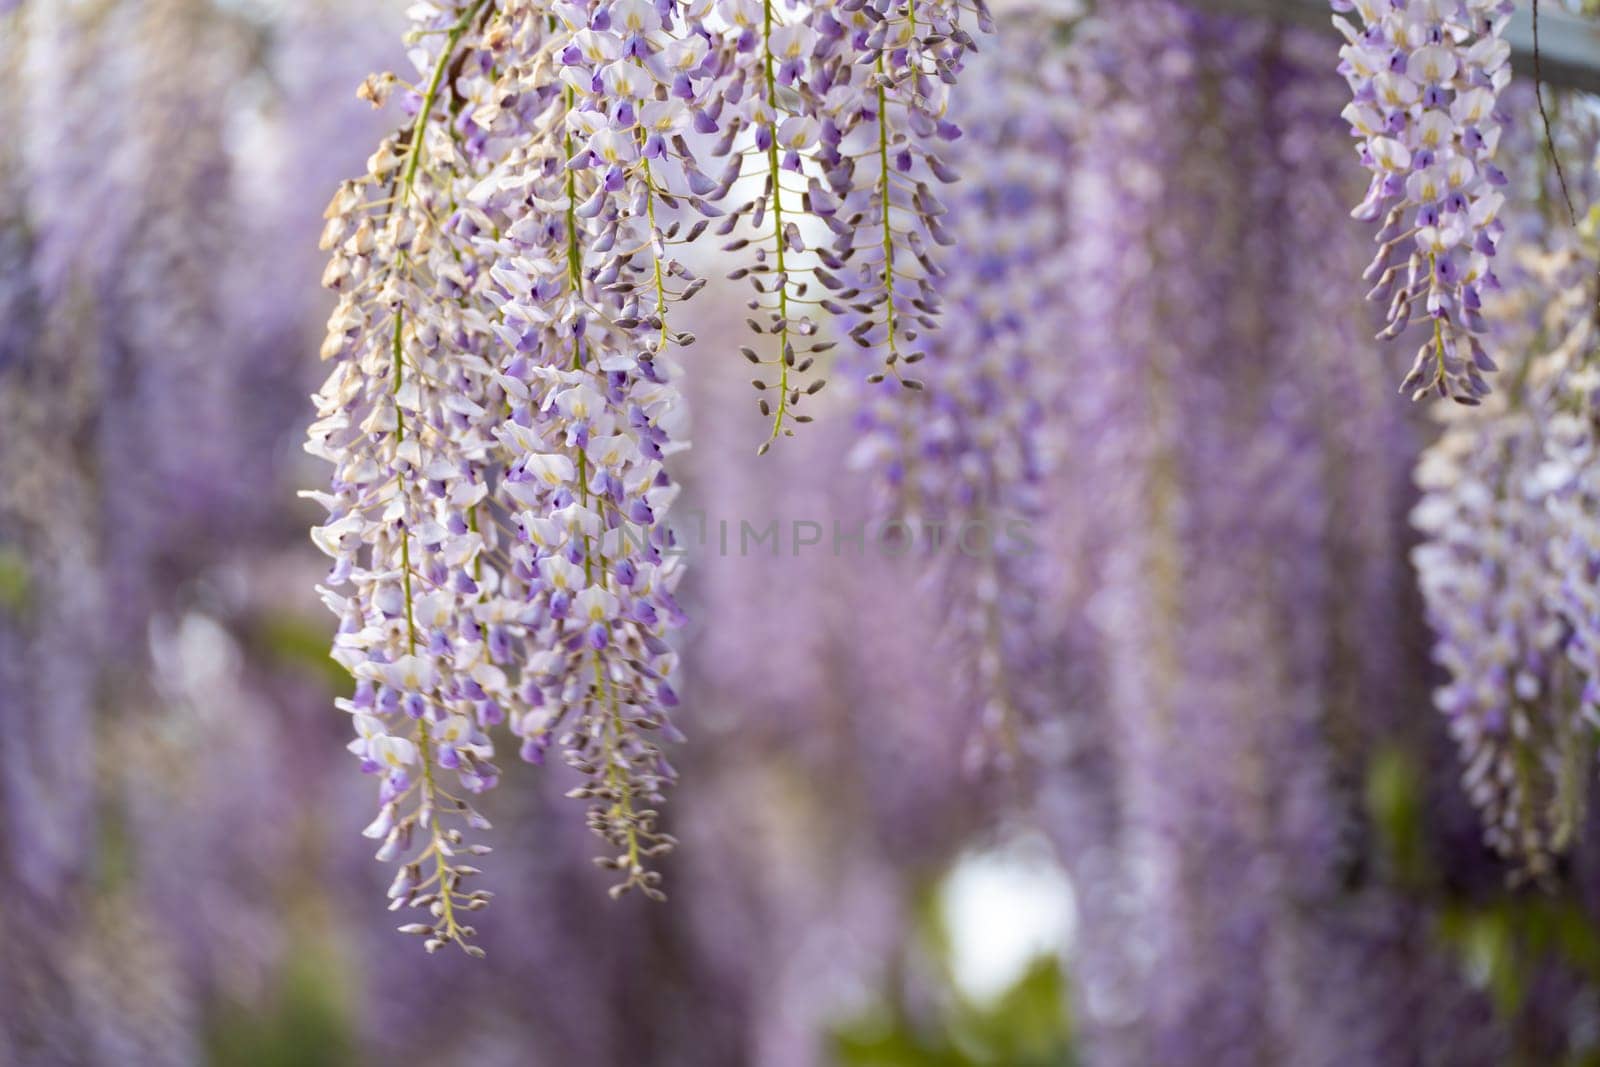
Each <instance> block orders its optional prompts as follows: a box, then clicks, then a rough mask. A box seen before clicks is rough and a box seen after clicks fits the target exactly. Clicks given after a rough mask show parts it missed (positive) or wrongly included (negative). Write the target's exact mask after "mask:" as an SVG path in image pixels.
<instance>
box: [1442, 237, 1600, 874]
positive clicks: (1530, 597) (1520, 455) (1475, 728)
mask: <svg viewBox="0 0 1600 1067" xmlns="http://www.w3.org/2000/svg"><path fill="white" fill-rule="evenodd" d="M1530 258H1533V259H1535V260H1536V262H1535V268H1534V270H1533V271H1532V272H1531V273H1532V276H1531V277H1530V279H1529V280H1528V282H1527V286H1528V287H1529V288H1530V289H1531V290H1533V291H1534V292H1536V293H1539V294H1543V293H1546V292H1552V293H1554V294H1555V298H1554V299H1553V300H1551V301H1550V303H1549V304H1548V305H1547V306H1546V305H1545V304H1544V303H1543V301H1542V297H1533V299H1532V300H1530V301H1529V302H1530V303H1532V304H1533V305H1534V307H1536V308H1537V309H1538V317H1539V318H1541V319H1543V320H1545V322H1546V326H1545V327H1544V329H1543V330H1542V331H1541V332H1542V333H1543V334H1544V335H1545V336H1547V337H1549V338H1550V343H1549V344H1548V347H1547V348H1545V349H1541V348H1539V347H1537V344H1536V343H1535V347H1534V348H1533V350H1532V351H1531V352H1529V353H1527V354H1526V355H1525V356H1523V357H1522V359H1521V361H1520V362H1519V366H1518V375H1517V377H1518V383H1517V389H1516V392H1515V393H1514V394H1512V395H1508V396H1507V397H1506V398H1505V399H1504V401H1503V402H1502V403H1500V404H1494V405H1486V406H1485V407H1484V408H1483V409H1482V411H1481V412H1475V413H1473V414H1472V415H1470V416H1468V417H1465V418H1458V419H1455V420H1452V421H1451V422H1450V423H1449V425H1448V426H1447V428H1446V429H1445V431H1444V433H1443V434H1442V435H1441V437H1440V439H1439V440H1438V441H1437V442H1436V443H1435V444H1434V445H1432V446H1431V447H1430V448H1429V449H1428V451H1427V452H1426V453H1425V454H1424V456H1423V460H1422V462H1421V465H1420V466H1419V468H1418V471H1417V482H1418V484H1419V486H1420V488H1421V489H1422V490H1423V491H1424V496H1423V498H1422V501H1421V502H1420V503H1419V505H1418V506H1417V508H1416V510H1415V512H1414V514H1413V521H1414V523H1415V525H1416V526H1417V528H1418V529H1419V530H1420V531H1421V532H1422V533H1423V534H1424V535H1425V538H1426V540H1425V541H1424V542H1423V543H1422V544H1421V545H1419V546H1418V547H1417V548H1416V549H1415V550H1414V553H1413V559H1414V562H1415V564H1416V568H1417V572H1418V577H1419V579H1420V582H1421V586H1422V592H1423V596H1424V598H1425V600H1426V603H1427V607H1428V618H1429V622H1430V623H1431V624H1432V626H1433V628H1434V631H1435V634H1436V642H1435V646H1434V656H1435V659H1436V660H1437V661H1438V662H1439V663H1440V665H1441V666H1443V667H1444V668H1445V669H1446V671H1447V672H1448V674H1449V680H1448V681H1447V683H1446V684H1445V685H1443V686H1441V687H1440V688H1439V689H1438V691H1437V692H1436V694H1435V704H1436V705H1437V706H1438V708H1439V710H1440V712H1442V713H1443V714H1444V715H1445V717H1446V719H1447V721H1448V722H1449V724H1450V729H1451V733H1452V734H1453V736H1454V737H1455V739H1456V741H1457V743H1458V744H1459V746H1460V748H1461V751H1462V757H1463V760H1464V761H1465V772H1464V782H1465V785H1466V788H1467V791H1468V792H1469V794H1470V795H1471V797H1472V799H1473V801H1474V802H1475V803H1476V805H1477V806H1478V807H1479V809H1480V811H1481V812H1482V815H1483V819H1484V824H1485V836H1486V839H1487V841H1488V843H1489V844H1490V845H1491V846H1492V847H1494V848H1495V850H1496V851H1497V852H1499V853H1501V854H1502V855H1504V856H1506V857H1507V858H1509V859H1511V860H1513V861H1515V862H1516V863H1517V864H1518V865H1519V873H1522V874H1525V875H1527V876H1530V877H1534V878H1547V877H1549V876H1550V875H1551V873H1552V872H1553V870H1554V863H1555V857H1556V856H1558V855H1559V854H1561V853H1562V852H1564V851H1566V850H1567V849H1568V848H1569V847H1570V845H1571V844H1572V842H1573V839H1574V835H1575V834H1576V832H1577V830H1578V827H1579V824H1580V821H1581V815H1582V811H1583V807H1584V803H1585V799H1586V788H1585V784H1586V782H1587V781H1588V779H1589V777H1590V775H1591V774H1592V773H1593V771H1592V760H1593V756H1592V744H1591V743H1590V741H1589V740H1588V738H1589V737H1590V736H1591V735H1592V732H1593V730H1594V729H1595V727H1596V726H1597V725H1600V716H1597V714H1596V713H1597V702H1596V698H1597V696H1600V660H1597V658H1596V648H1597V647H1600V646H1597V637H1600V629H1597V620H1600V612H1597V610H1596V608H1597V604H1600V602H1597V600H1596V592H1595V590H1596V579H1597V576H1600V527H1597V524H1596V514H1597V512H1596V510H1595V503H1596V500H1597V496H1596V488H1597V486H1596V477H1595V470H1594V458H1595V451H1594V450H1595V443H1596V428H1597V424H1596V421H1595V420H1596V409H1595V399H1596V389H1597V386H1600V382H1597V381H1596V370H1595V358H1594V354H1595V351H1596V324H1595V319H1594V306H1595V304H1594V299H1595V291H1594V278H1593V267H1592V264H1591V263H1590V262H1589V260H1588V258H1587V257H1580V256H1577V255H1575V254H1573V253H1572V252H1570V251H1560V252H1555V253H1546V254H1544V255H1542V256H1540V257H1531V256H1530ZM1530 296H1532V293H1530Z"/></svg>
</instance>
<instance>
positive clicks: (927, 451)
mask: <svg viewBox="0 0 1600 1067" xmlns="http://www.w3.org/2000/svg"><path fill="white" fill-rule="evenodd" d="M1056 30H1057V25H1056V23H1055V22H1054V21H1052V20H1051V19H1050V18H1048V17H1046V16H1043V15H1041V14H1039V13H1037V12H1029V13H1026V14H1025V13H1021V12H1014V13H1012V16H1011V19H1010V20H1009V21H1008V23H1007V26H1006V28H1005V29H1004V30H1003V31H1002V32H1001V33H1000V34H999V35H998V36H997V37H996V39H995V47H994V48H993V50H992V51H986V52H984V53H981V54H980V55H979V56H978V57H977V58H976V59H975V60H973V61H972V62H971V63H970V64H969V70H968V72H967V73H966V74H965V75H964V76H965V77H967V78H969V79H971V81H972V82H973V83H974V84H980V85H982V86H983V87H984V91H983V92H982V93H979V94H974V95H972V96H971V97H964V98H963V100H962V105H963V106H962V107H961V108H960V109H959V117H960V119H961V121H962V125H963V127H964V128H965V129H966V130H967V131H968V132H967V135H966V136H965V137H964V138H963V139H962V140H961V141H959V142H957V144H956V146H955V150H954V152H953V153H952V155H951V159H952V162H953V163H954V164H955V165H956V166H958V167H959V168H960V169H961V171H962V173H963V176H964V177H963V182H962V184H961V185H959V186H957V195H956V196H954V197H953V198H952V199H951V202H950V205H949V214H948V216H946V217H945V218H944V219H943V220H942V221H941V222H940V225H941V226H942V227H944V228H946V229H947V230H948V232H949V234H950V235H951V237H953V239H954V240H955V242H956V244H957V247H958V248H959V249H960V254H959V255H958V256H956V257H953V259H952V261H951V262H950V264H949V267H948V269H947V270H946V271H945V272H944V274H943V276H942V277H941V278H940V279H939V280H938V282H937V284H936V285H935V286H930V288H929V289H928V300H924V301H922V302H923V303H924V304H927V303H928V302H929V301H941V302H943V303H944V304H946V305H947V306H948V307H949V308H950V309H951V310H952V314H951V315H950V316H949V317H948V319H947V320H946V322H945V323H944V324H943V325H942V326H941V328H940V329H939V330H938V331H937V332H935V333H934V334H932V335H931V336H930V337H929V338H928V345H927V351H928V353H929V357H930V358H929V359H928V361H927V363H926V364H924V365H923V368H922V369H923V373H924V378H923V385H924V388H923V389H922V390H920V391H918V392H917V393H915V394H913V395H910V396H907V395H906V394H905V393H904V392H903V390H901V389H899V388H897V387H896V386H895V385H894V384H893V383H890V382H883V383H882V384H876V383H874V384H869V385H868V386H867V387H866V392H865V396H864V397H863V398H862V402H861V404H860V410H859V413H858V416H857V420H856V422H857V427H858V432H859V433H860V434H861V440H860V442H859V443H858V445H857V448H856V450H855V452H854V454H853V456H852V463H853V465H855V466H858V467H865V468H867V469H869V471H870V473H871V474H872V476H873V477H874V479H875V480H877V481H878V483H879V490H880V493H881V497H882V506H883V509H884V511H885V512H886V517H887V518H888V519H890V520H896V521H900V522H903V523H905V524H906V527H905V531H904V534H905V536H906V538H907V539H908V540H910V541H912V542H915V543H914V544H908V545H907V546H905V547H906V551H908V552H911V553H914V554H916V555H918V556H919V557H922V558H925V559H926V560H927V561H928V564H929V566H930V567H931V568H932V569H933V570H934V571H935V572H936V575H937V579H938V580H937V582H936V583H935V584H936V587H937V593H938V595H939V596H940V597H941V600H942V601H943V602H944V603H945V604H947V605H948V607H949V610H950V614H949V617H948V630H949V633H948V644H949V648H950V650H951V653H952V661H951V662H952V664H953V665H955V666H954V669H953V671H952V677H953V678H957V677H958V678H959V679H961V680H962V682H963V683H964V685H965V687H966V688H967V690H968V691H969V698H970V699H971V700H972V702H973V705H974V709H975V714H974V717H973V718H974V723H975V724H976V725H977V729H975V730H973V731H972V734H973V741H974V749H973V752H974V756H975V757H977V758H989V757H993V758H996V759H997V760H998V761H1000V762H1003V763H1005V764H1008V765H1014V764H1015V763H1016V761H1017V759H1018V757H1019V755H1020V753H1021V749H1022V748H1023V737H1022V732H1023V727H1024V724H1025V723H1026V722H1027V721H1028V720H1029V719H1030V718H1032V717H1033V716H1032V715H1030V714H1028V713H1026V712H1024V710H1023V707H1024V706H1025V705H1027V704H1029V703H1030V702H1031V699H1032V698H1031V695H1030V693H1029V692H1028V690H1029V689H1030V688H1031V684H1030V681H1029V674H1030V671H1031V669H1032V666H1033V664H1032V663H1030V659H1031V658H1032V657H1033V656H1035V655H1037V653H1038V652H1039V647H1038V645H1037V641H1038V636H1039V635H1038V633H1037V630H1036V619H1035V618H1034V614H1035V609H1036V607H1037V601H1038V599H1039V597H1040V596H1041V595H1042V592H1043V590H1042V587H1041V583H1040V582H1039V581H1038V576H1037V574H1035V573H1034V572H1035V571H1036V569H1037V567H1038V566H1039V564H1040V560H1039V559H1038V558H1037V552H1038V551H1039V546H1038V545H1036V544H1035V543H1034V542H1033V540H1032V539H1033V538H1035V537H1038V536H1039V535H1040V534H1039V530H1038V529H1037V525H1038V524H1039V522H1040V520H1041V519H1042V517H1043V498H1042V494H1043V484H1044V479H1045V477H1046V476H1047V474H1048V471H1047V468H1048V466H1049V461H1050V454H1051V453H1052V452H1054V451H1056V450H1057V444H1058V443H1057V442H1053V441H1052V440H1051V439H1050V434H1051V425H1052V423H1051V419H1050V417H1049V414H1048V412H1049V410H1050V408H1051V406H1052V404H1053V402H1054V400H1055V399H1056V398H1059V397H1060V395H1061V389H1062V383H1063V380H1064V369H1063V368H1064V365H1065V363H1066V362H1067V361H1066V359H1064V357H1063V353H1062V350H1061V343H1062V338H1063V337H1065V336H1068V335H1070V333H1071V331H1072V319H1071V315H1072V313H1071V308H1070V305H1069V304H1068V303H1067V302H1066V301H1062V300H1059V299H1057V294H1058V293H1059V292H1060V291H1061V290H1063V289H1064V288H1066V287H1068V286H1070V285H1071V284H1072V282H1073V277H1074V276H1073V275H1072V273H1071V270H1070V268H1071V266H1072V263H1071V259H1070V254H1071V250H1072V247H1073V245H1072V240H1071V238H1072V229H1073V227H1072V219H1071V195H1070V194H1071V183H1070V181H1069V180H1068V179H1067V178H1066V177H1065V174H1066V173H1067V171H1066V168H1067V167H1068V166H1069V165H1070V163H1071V160H1072V152H1071V146H1072V142H1073V120H1074V117H1075V115H1076V109H1075V106H1074V103H1073V96H1072V93H1071V90H1070V85H1069V83H1068V81H1067V76H1066V68H1065V65H1064V56H1063V55H1062V52H1061V50H1060V49H1057V48H1055V47H1053V42H1052V36H1053V34H1054V33H1055V32H1056ZM1041 159H1049V160H1051V161H1053V163H1054V165H1052V166H1048V167H1047V166H1040V160H1041ZM875 299H876V300H877V301H878V303H880V304H882V303H883V301H882V300H881V298H875ZM890 306H892V302H890ZM890 313H891V314H892V312H890ZM862 321H863V322H864V323H866V324H867V325H868V327H869V328H870V326H871V322H872V320H871V319H870V318H867V319H863V320H862ZM863 335H864V334H863ZM876 357H877V354H876V353H875V352H872V353H869V354H868V355H867V356H866V362H871V361H872V360H873V359H875V358H876ZM891 358H893V357H892V355H891ZM876 377H877V378H878V379H879V380H880V381H881V380H882V377H883V376H882V375H881V374H879V375H877V376H876Z"/></svg>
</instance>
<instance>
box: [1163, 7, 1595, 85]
mask: <svg viewBox="0 0 1600 1067" xmlns="http://www.w3.org/2000/svg"><path fill="white" fill-rule="evenodd" d="M1188 2H1189V3H1190V4H1192V5H1193V6H1195V7H1199V8H1205V9H1208V10H1213V11H1234V12H1239V13H1241V14H1247V15H1259V16H1262V17H1265V18H1276V19H1281V20H1284V21H1288V22H1296V23H1301V24H1303V25H1307V26H1315V27H1318V28H1321V29H1325V30H1327V31H1328V32H1329V33H1330V34H1335V35H1337V32H1338V31H1336V30H1335V29H1334V28H1333V9H1332V7H1331V6H1329V4H1328V0H1188ZM1347 17H1348V18H1351V19H1352V20H1355V19H1356V18H1357V16H1355V15H1350V16H1347ZM1506 40H1507V41H1509V42H1510V43H1511V51H1512V62H1513V63H1514V64H1515V67H1516V71H1517V74H1518V75H1519V76H1522V77H1528V78H1531V77H1533V16H1532V6H1531V4H1530V2H1529V0H1517V13H1516V14H1515V15H1513V16H1512V17H1511V25H1510V26H1509V27H1508V28H1507V29H1506ZM1539 53H1540V55H1539V66H1540V70H1541V71H1542V72H1543V74H1544V80H1545V81H1546V82H1547V83H1549V84H1550V85H1554V86H1557V87H1559V88H1563V89H1580V90H1582V91H1584V92H1586V93H1600V21H1596V20H1594V19H1586V18H1583V17H1582V16H1579V15H1574V14H1571V13H1570V12H1568V11H1567V10H1566V9H1565V8H1563V7H1562V6H1561V3H1560V0H1544V2H1543V3H1542V4H1541V5H1540V7H1539Z"/></svg>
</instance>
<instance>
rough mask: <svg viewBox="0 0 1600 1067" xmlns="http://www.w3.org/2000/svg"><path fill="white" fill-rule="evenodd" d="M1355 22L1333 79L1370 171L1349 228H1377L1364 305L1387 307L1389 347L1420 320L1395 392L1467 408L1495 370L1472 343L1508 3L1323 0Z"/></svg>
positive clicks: (1498, 177)
mask: <svg viewBox="0 0 1600 1067" xmlns="http://www.w3.org/2000/svg"><path fill="white" fill-rule="evenodd" d="M1333 6H1334V8H1335V10H1338V11H1345V12H1348V11H1355V12H1356V13H1358V14H1359V15H1360V18H1361V24H1362V25H1361V28H1360V29H1357V28H1356V27H1355V26H1354V25H1352V24H1351V23H1350V22H1349V21H1348V20H1346V19H1344V18H1343V17H1338V16H1336V17H1335V20H1334V21H1335V22H1336V24H1337V25H1338V26H1339V28H1340V30H1341V31H1342V32H1343V33H1344V35H1345V38H1346V40H1347V43H1346V44H1345V45H1344V47H1343V48H1342V49H1341V50H1340V53H1339V54H1340V57H1341V62H1340V65H1339V69H1340V72H1341V73H1342V74H1343V75H1344V76H1345V79H1346V80H1347V81H1348V82H1349V83H1350V88H1351V90H1352V92H1353V93H1354V99H1353V100H1352V101H1351V103H1350V104H1349V105H1348V106H1347V107H1346V108H1345V110H1344V117H1345V119H1346V120H1347V121H1348V122H1349V123H1350V127H1351V132H1352V133H1353V135H1354V136H1356V137H1357V138H1359V139H1360V142H1361V145H1360V156H1361V162H1362V164H1363V165H1364V166H1365V167H1366V168H1367V169H1368V170H1370V171H1371V172H1372V180H1371V184H1370V185H1369V186H1368V189H1367V195H1366V198H1365V199H1364V200H1363V201H1362V202H1361V204H1360V205H1359V206H1358V207H1357V208H1356V209H1355V211H1354V213H1353V214H1354V215H1355V217H1356V218H1358V219H1361V220H1364V221H1375V220H1379V219H1381V220H1382V227H1381V229H1380V230H1379V232H1378V236H1377V241H1378V254H1377V256H1376V257H1375V258H1374V259H1373V261H1372V264H1371V266H1370V267H1368V268H1367V272H1366V274H1365V277H1366V279H1367V280H1368V281H1369V282H1372V283H1375V284H1374V285H1373V289H1372V292H1371V293H1370V294H1369V296H1370V299H1372V300H1374V301H1378V302H1380V303H1385V304H1387V312H1386V317H1387V320H1388V325H1387V327H1386V328H1385V330H1384V331H1383V334H1382V335H1381V336H1383V337H1385V338H1393V337H1398V336H1399V335H1400V334H1401V333H1402V332H1403V331H1404V330H1405V328H1406V327H1407V326H1408V325H1409V324H1410V323H1411V321H1412V320H1413V317H1414V316H1417V313H1418V312H1419V311H1420V312H1422V313H1423V315H1424V316H1425V317H1426V319H1427V320H1428V324H1429V327H1430V330H1431V334H1430V336H1429V337H1428V338H1427V339H1426V340H1425V341H1424V342H1423V344H1422V347H1421V348H1420V349H1419V350H1418V352H1417V356H1416V360H1415V362H1414V363H1413V365H1412V367H1411V370H1410V372H1409V373H1408V374H1407V375H1406V378H1405V381H1404V382H1403V383H1402V385H1401V391H1402V392H1408V393H1410V394H1411V396H1412V397H1413V399H1417V398H1420V397H1422V396H1424V395H1426V394H1428V393H1429V392H1433V393H1437V394H1438V395H1439V396H1441V397H1450V398H1453V399H1455V400H1456V401H1458V402H1460V403H1463V404H1468V405H1471V404H1476V403H1478V402H1480V401H1481V400H1482V398H1483V397H1484V396H1485V395H1486V394H1487V393H1488V392H1489V388H1490V387H1489V384H1488V381H1487V379H1486V378H1485V377H1484V375H1485V373H1488V372H1492V371H1494V370H1495V369H1496V367H1495V363H1494V360H1493V359H1492V358H1490V356H1489V354H1488V352H1486V351H1485V349H1484V346H1483V343H1482V341H1481V336H1482V334H1483V333H1484V332H1485V330H1486V324H1485V322H1484V319H1483V314H1482V307H1483V293H1484V291H1485V290H1486V289H1493V288H1494V287H1495V286H1496V285H1497V284H1498V283H1497V281H1496V279H1495V275H1494V271H1493V260H1494V256H1495V252H1496V250H1497V246H1498V244H1499V241H1500V237H1501V235H1502V232H1503V230H1504V227H1503V226H1502V225H1501V223H1500V221H1499V213H1500V209H1501V207H1502V205H1503V203H1504V196H1503V195H1502V194H1501V193H1500V192H1499V191H1498V190H1499V188H1500V187H1502V186H1504V185H1505V184H1506V177H1505V174H1504V173H1503V172H1502V171H1501V170H1500V168H1499V167H1497V166H1496V165H1495V162H1494V159H1495V155H1496V152H1497V151H1498V149H1499V146H1500V135H1501V126H1502V120H1501V118H1500V116H1499V115H1498V114H1497V112H1496V106H1497V101H1498V98H1499V94H1500V92H1501V90H1503V89H1504V88H1505V86H1506V85H1507V83H1509V81H1510V79H1511V67H1510V56H1511V49H1510V46H1509V45H1508V44H1507V43H1506V41H1505V40H1504V39H1503V37H1502V33H1503V31H1504V29H1505V26H1506V24H1507V23H1508V21H1509V20H1510V16H1511V13H1512V11H1513V9H1514V5H1513V3H1512V2H1511V0H1333Z"/></svg>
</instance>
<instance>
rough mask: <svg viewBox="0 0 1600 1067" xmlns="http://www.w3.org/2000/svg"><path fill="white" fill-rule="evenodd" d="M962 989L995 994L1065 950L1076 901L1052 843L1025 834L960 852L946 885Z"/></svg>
mask: <svg viewBox="0 0 1600 1067" xmlns="http://www.w3.org/2000/svg"><path fill="white" fill-rule="evenodd" d="M939 908H940V911H941V914H942V916H943V918H944V922H945V927H946V929H947V930H948V931H949V933H950V952H951V967H952V970H953V971H954V974H955V980H956V984H957V985H958V986H959V987H960V989H961V991H962V993H964V994H965V995H967V996H968V997H970V998H971V999H973V1000H974V1001H978V1002H980V1003H983V1002H991V1001H993V1000H994V999H995V998H996V997H998V996H1000V995H1001V994H1002V993H1004V992H1005V991H1006V990H1007V989H1009V988H1010V987H1011V986H1012V985H1013V984H1014V983H1015V982H1016V981H1017V979H1019V978H1021V977H1022V975H1023V972H1024V971H1026V970H1027V968H1028V965H1029V964H1030V963H1032V962H1033V961H1034V960H1035V959H1037V958H1038V957H1040V956H1043V955H1056V956H1060V957H1065V955H1066V953H1067V950H1068V948H1069V947H1070V946H1071V944H1072V937H1073V932H1074V930H1075V929H1076V927H1077V906H1076V901H1075V900H1074V898H1073V892H1072V883H1071V882H1070V881H1068V879H1067V875H1066V872H1065V871H1063V870H1062V869H1061V867H1060V865H1059V864H1058V863H1056V861H1055V858H1054V856H1053V855H1052V854H1051V850H1050V846H1049V844H1048V843H1047V842H1046V841H1045V840H1044V839H1043V838H1040V837H1038V836H1023V837H1018V838H1016V839H1014V840H1012V841H1009V842H1007V843H1005V844H1003V845H1001V846H999V847H997V848H994V849H990V850H985V851H982V852H974V853H971V854H969V855H967V856H966V857H965V858H963V859H962V860H960V861H959V862H958V863H957V864H956V866H955V868H954V869H953V870H952V871H951V872H950V874H949V875H948V876H947V877H946V879H945V883H944V885H943V887H942V888H941V889H940V893H939Z"/></svg>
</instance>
